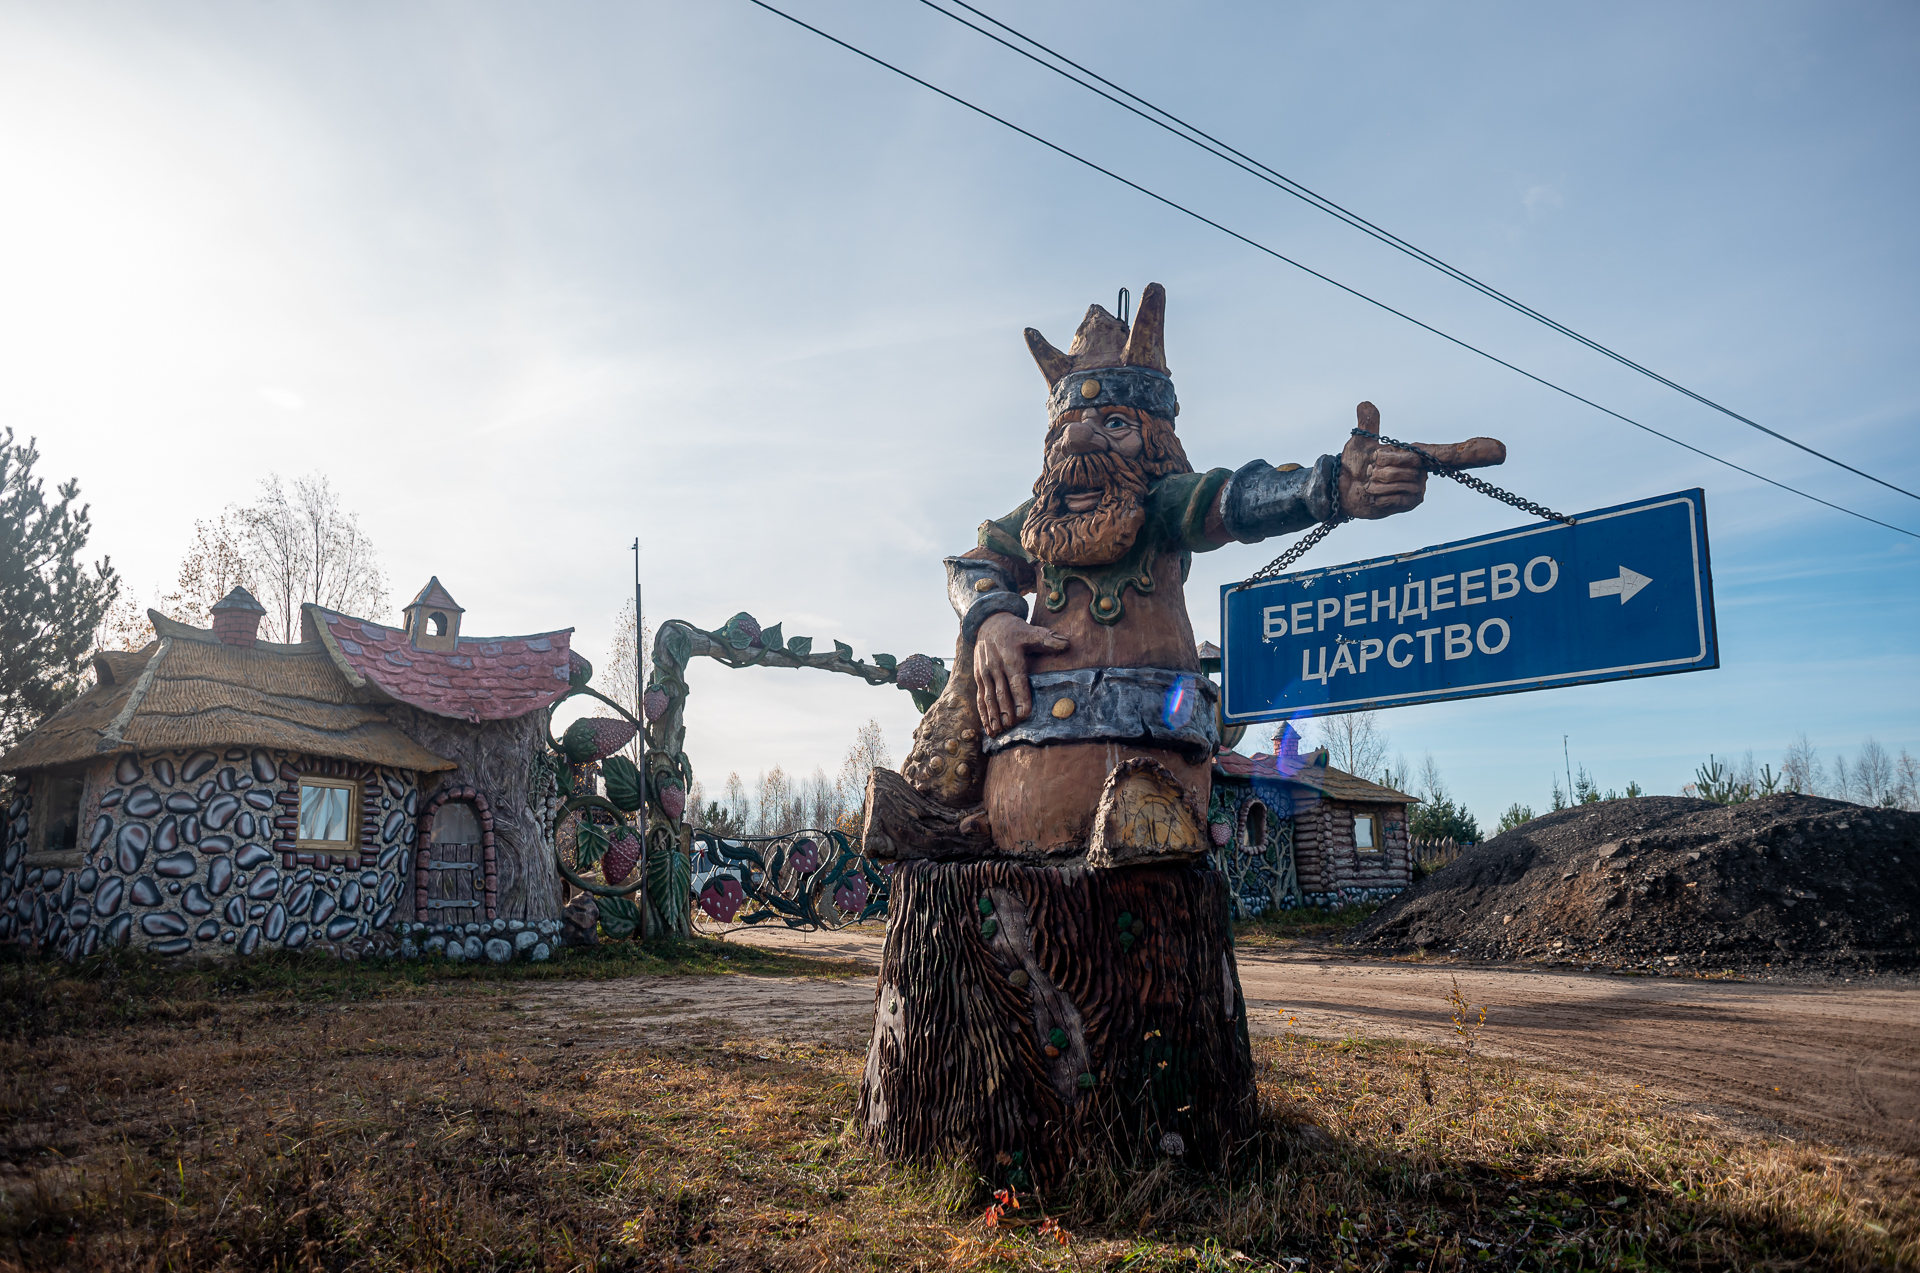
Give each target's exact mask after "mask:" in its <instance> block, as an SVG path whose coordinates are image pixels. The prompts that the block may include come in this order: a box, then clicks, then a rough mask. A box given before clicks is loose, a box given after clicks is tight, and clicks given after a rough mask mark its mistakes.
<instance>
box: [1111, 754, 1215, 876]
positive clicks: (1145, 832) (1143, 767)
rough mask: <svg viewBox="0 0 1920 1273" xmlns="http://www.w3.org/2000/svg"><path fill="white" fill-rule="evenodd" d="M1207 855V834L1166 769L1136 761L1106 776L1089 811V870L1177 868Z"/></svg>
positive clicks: (1153, 762)
mask: <svg viewBox="0 0 1920 1273" xmlns="http://www.w3.org/2000/svg"><path fill="white" fill-rule="evenodd" d="M1206 851H1207V829H1206V827H1205V826H1204V825H1202V823H1201V821H1200V818H1199V815H1198V814H1196V813H1195V812H1194V808H1193V804H1192V802H1191V800H1190V799H1189V798H1188V795H1187V791H1186V789H1185V788H1184V787H1182V786H1181V785H1180V780H1179V779H1178V778H1176V777H1174V775H1173V772H1172V771H1171V770H1169V769H1168V768H1167V767H1166V766H1165V765H1163V764H1161V763H1160V762H1159V761H1157V760H1153V759H1151V758H1149V757H1146V756H1136V757H1134V758H1133V759H1131V760H1126V761H1122V762H1121V763H1120V764H1119V765H1117V766H1115V768H1114V770H1113V772H1112V773H1110V774H1108V775H1107V781H1106V785H1105V787H1103V788H1102V789H1101V792H1100V803H1099V805H1098V807H1097V808H1096V809H1095V810H1094V815H1093V835H1092V838H1091V839H1090V840H1089V841H1088V844H1087V865H1088V866H1094V867H1115V866H1135V865H1140V864H1144V863H1150V862H1151V863H1166V862H1180V861H1187V860H1191V859H1193V858H1198V857H1200V856H1202V855H1204V854H1205V853H1206Z"/></svg>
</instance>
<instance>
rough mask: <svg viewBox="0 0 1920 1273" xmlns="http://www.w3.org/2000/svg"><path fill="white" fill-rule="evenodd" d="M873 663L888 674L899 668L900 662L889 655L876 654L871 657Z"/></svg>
mask: <svg viewBox="0 0 1920 1273" xmlns="http://www.w3.org/2000/svg"><path fill="white" fill-rule="evenodd" d="M873 661H874V662H875V663H877V664H879V665H880V666H881V667H884V668H885V669H887V671H889V672H891V671H893V670H895V669H896V668H898V667H899V666H900V660H899V659H896V658H894V657H893V656H892V655H891V654H876V655H874V656H873Z"/></svg>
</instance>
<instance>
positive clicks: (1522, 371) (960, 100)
mask: <svg viewBox="0 0 1920 1273" xmlns="http://www.w3.org/2000/svg"><path fill="white" fill-rule="evenodd" d="M748 3H749V4H752V5H755V6H757V7H759V8H762V9H765V10H766V11H767V12H768V13H771V14H773V15H775V16H776V17H781V18H785V19H786V20H787V21H789V22H791V23H793V24H794V25H795V26H797V27H799V28H801V29H802V30H805V31H811V32H812V33H813V34H815V35H817V36H819V37H820V38H821V39H823V40H826V41H827V42H828V43H830V44H836V45H838V46H839V47H841V48H843V49H845V50H846V51H847V52H849V53H852V54H854V55H856V56H858V57H861V58H865V59H866V60H867V61H869V62H872V63H873V64H874V65H875V66H879V67H882V68H884V69H886V70H889V71H892V72H893V73H894V74H895V75H898V76H900V77H901V78H902V79H906V80H911V81H912V82H913V83H915V84H918V85H919V86H920V87H921V88H924V89H926V90H927V91H928V92H931V93H937V94H939V95H940V96H941V97H944V98H946V99H947V100H948V101H950V102H952V103H954V104H955V105H956V106H964V107H966V108H967V109H968V110H970V111H972V112H974V113H975V114H976V115H981V116H984V117H985V118H987V119H990V120H992V121H993V122H994V123H996V124H999V125H1000V126H1001V127H1003V128H1006V129H1009V130H1011V131H1013V132H1016V133H1019V134H1020V135H1021V136H1022V137H1025V138H1026V139H1027V140H1029V141H1033V142H1037V143H1039V144H1040V145H1042V146H1045V147H1046V148H1047V149H1048V150H1051V151H1053V152H1054V153H1055V154H1058V155H1061V156H1063V157H1065V158H1067V159H1071V160H1073V161H1074V162H1075V163H1077V164H1080V165H1082V166H1084V167H1087V168H1090V169H1092V170H1093V171H1094V172H1097V173H1099V174H1100V175H1101V176H1103V177H1110V178H1112V179H1113V180H1114V181H1117V182H1119V183H1120V184H1121V185H1123V186H1126V187H1127V188H1128V189H1129V190H1134V191H1137V192H1139V193H1140V194H1143V195H1145V196H1147V198H1149V199H1152V200H1153V201H1154V202H1156V203H1160V204H1164V205H1165V206H1167V207H1169V208H1172V209H1173V210H1174V211H1175V212H1178V213H1181V214H1182V215H1185V216H1188V217H1192V218H1193V219H1194V220H1195V221H1198V222H1200V223H1201V224H1202V225H1205V226H1210V227H1212V228H1213V229H1215V230H1218V231H1220V233H1222V234H1224V235H1226V236H1228V237H1229V238H1232V239H1237V240H1238V241H1240V242H1241V243H1244V244H1246V245H1247V246H1248V247H1250V248H1253V249H1254V250H1255V251H1257V252H1262V253H1265V254H1266V255H1268V256H1270V257H1273V258H1274V259H1275V260H1277V261H1284V262H1286V263H1287V264H1288V265H1291V266H1293V267H1294V268H1295V269H1297V270H1300V271H1302V272H1303V273H1306V274H1310V275H1312V276H1313V277H1314V278H1317V279H1319V280H1320V281H1321V282H1323V283H1326V284H1328V285H1330V286H1332V287H1337V288H1339V289H1340V290H1341V291H1343V292H1345V293H1347V295H1349V296H1352V297H1355V298H1356V299H1359V300H1363V301H1365V302H1366V303H1367V304H1369V305H1372V306H1374V307H1375V308H1376V309H1381V310H1384V311H1386V312H1387V313H1389V314H1392V315H1393V316H1394V317H1395V318H1399V319H1404V320H1405V321H1407V322H1409V323H1412V324H1413V325H1414V326H1415V327H1418V328H1420V329H1421V330H1422V331H1426V332H1431V333H1432V334H1433V335H1435V336H1438V337H1440V339H1442V340H1444V341H1447V342H1448V343H1450V344H1454V345H1458V346H1459V347H1460V348H1462V349H1464V350H1467V351H1468V352H1469V353H1474V354H1478V355H1480V357H1482V358H1485V359H1486V360H1487V361H1489V362H1492V363H1497V364H1498V365H1500V366H1502V367H1505V368H1506V369H1507V370H1508V371H1511V372H1514V373H1516V374H1518V375H1521V376H1525V377H1526V378H1527V379H1528V380H1531V381H1533V382H1534V383H1535V384H1538V385H1542V386H1544V387H1545V388H1548V389H1551V390H1553V391H1554V392H1555V393H1558V394H1562V395H1564V396H1566V397H1568V398H1571V399H1573V400H1574V401H1575V402H1579V403H1582V404H1584V405H1586V406H1589V407H1592V408H1593V409H1594V410H1595V411H1599V412H1601V413H1603V414H1605V415H1610V416H1612V417H1613V418H1614V419H1616V420H1619V421H1621V422H1622V423H1624V424H1630V425H1632V426H1633V427H1634V428H1636V429H1639V430H1641V431H1642V432H1645V433H1651V434H1652V435H1653V436H1654V437H1656V438H1660V439H1663V440H1664V441H1667V442H1671V443H1673V444H1674V445H1675V446H1677V447H1681V448H1683V449H1685V450H1688V451H1692V452H1693V453H1694V454H1695V455H1698V456H1702V457H1704V458H1706V459H1709V460H1712V461H1713V462H1714V463H1716V464H1722V465H1725V466H1726V467H1727V468H1730V469H1733V470H1734V471H1736V472H1739V473H1745V474H1746V475H1747V476H1748V477H1751V478H1754V479H1756V480H1758V481H1762V482H1765V483H1766V484H1767V485H1769V486H1773V487H1777V488H1779V489H1780V490H1783V491H1786V492H1788V493H1789V494H1793V495H1798V496H1800V497H1801V498H1802V499H1809V500H1812V501H1813V502H1814V503H1816V504H1823V505H1825V506H1826V507H1828V508H1831V509H1833V510H1834V511H1835V512H1838V513H1845V514H1847V515H1848V516H1849V517H1857V518H1859V519H1860V520H1861V521H1864V522H1872V523H1873V524H1874V525H1875V526H1880V527H1883V528H1885V529H1887V530H1890V531H1894V532H1896V533H1898V534H1901V535H1906V536H1909V537H1911V538H1913V539H1920V532H1915V531H1911V530H1907V529H1905V528H1904V527H1900V526H1895V525H1893V524H1892V523H1890V522H1883V521H1881V520H1880V519H1879V518H1877V517H1869V516H1868V515H1867V514H1865V513H1860V512H1855V511H1854V510H1853V509H1851V508H1847V507H1845V506H1844V505H1841V504H1835V503H1834V502H1833V501H1831V500H1825V499H1821V498H1820V497H1819V496H1818V495H1812V494H1809V493H1808V492H1806V491H1803V490H1800V489H1799V488H1798V487H1793V486H1788V485H1787V484H1786V483H1785V482H1777V481H1775V480H1774V479H1773V478H1770V477H1767V476H1766V475H1765V474H1762V473H1756V472H1754V471H1753V470H1752V469H1750V468H1744V467H1742V466H1741V465H1738V464H1735V463H1734V462H1733V461H1732V460H1725V459H1721V458H1720V457H1719V456H1717V455H1715V454H1713V453H1712V452H1711V451H1703V450H1701V449H1700V448H1699V447H1697V446H1694V445H1693V444H1692V443H1690V442H1683V441H1681V440H1680V439H1679V438H1676V437H1674V436H1672V435H1671V434H1667V433H1662V432H1661V431H1660V430H1658V429H1656V428H1653V427H1652V426H1651V425H1645V424H1642V423H1640V422H1639V421H1638V420H1635V419H1633V418H1632V417H1630V416H1624V415H1621V414H1620V413H1619V412H1618V411H1615V410H1613V409H1612V408H1611V407H1604V406H1601V405H1600V404H1599V403H1597V402H1595V401H1594V400H1593V399H1591V398H1584V397H1582V396H1580V395H1579V394H1577V393H1575V392H1574V391H1573V390H1571V389H1567V388H1564V387H1562V386H1560V385H1557V384H1555V383H1554V382H1553V381H1551V380H1547V379H1545V378H1544V377H1541V376H1536V375H1534V374H1533V373H1532V372H1531V371H1528V370H1527V369H1526V368H1524V367H1518V366H1515V365H1514V364H1513V363H1510V362H1508V361H1507V360H1506V359H1504V358H1501V357H1499V356H1498V355H1496V354H1491V353H1488V352H1487V351H1486V350H1484V349H1482V348H1480V347H1479V346H1478V345H1473V344H1469V343H1468V342H1466V341H1464V340H1462V339H1460V338H1459V337H1458V336H1451V335H1448V334H1447V333H1446V332H1443V331H1441V330H1440V329H1439V328H1438V327H1434V326H1432V325H1431V324H1428V323H1423V322H1421V321H1420V320H1419V319H1417V318H1415V317H1414V316H1413V315H1411V314H1408V313H1405V312H1403V311H1401V310H1398V309H1395V308H1394V307H1393V306H1391V305H1389V304H1387V303H1386V302H1385V301H1380V300H1375V299H1374V298H1373V297H1371V296H1369V295H1367V294H1366V293H1365V292H1362V291H1359V290H1357V289H1355V288H1351V287H1348V286H1347V285H1346V284H1345V283H1342V282H1341V281H1340V280H1338V279H1336V278H1332V277H1329V276H1328V275H1325V274H1322V273H1321V272H1320V271H1319V270H1316V269H1314V268H1313V267H1312V266H1310V265H1303V264H1302V263H1300V262H1299V261H1296V260H1294V259H1293V258H1292V257H1290V256H1288V255H1286V254H1285V253H1283V252H1279V251H1277V250H1275V249H1273V248H1270V247H1268V246H1267V245H1266V244H1264V243H1261V242H1259V241H1258V240H1255V239H1250V238H1248V237H1247V236H1246V235H1244V234H1241V233H1240V232H1239V231H1238V230H1234V229H1230V228H1228V227H1227V226H1224V225H1222V224H1220V223H1219V222H1218V221H1215V220H1213V219H1212V218H1211V217H1208V216H1205V215H1203V214H1202V213H1199V212H1196V211H1194V210H1193V209H1192V208H1189V207H1187V206H1185V205H1184V204H1180V203H1176V202H1175V201H1174V200H1172V199H1169V198H1167V196H1165V195H1163V194H1159V193H1157V192H1155V191H1153V190H1149V189H1147V187H1145V186H1143V185H1141V184H1140V183H1139V182H1137V181H1130V180H1128V179H1127V178H1125V177H1123V176H1121V175H1120V174H1119V173H1117V172H1114V171H1113V170H1112V169H1110V168H1103V167H1101V166H1100V165H1099V164H1097V163H1095V162H1093V160H1091V159H1087V158H1085V157H1084V156H1081V155H1077V154H1075V153H1074V152H1073V151H1071V150H1068V149H1067V148H1066V147H1064V146H1060V145H1056V144H1055V143H1053V142H1050V141H1048V140H1047V139H1046V138H1044V137H1042V136H1040V135H1039V134H1038V133H1034V132H1030V131H1028V130H1027V129H1025V128H1022V127H1021V126H1020V125H1018V124H1016V123H1014V122H1012V121H1011V120H1008V119H1004V118H1002V117H1001V116H999V115H996V114H994V113H993V112H992V111H990V110H988V109H986V108H985V107H983V106H976V105H974V104H973V103H972V102H970V101H968V100H967V99H965V98H964V97H958V96H956V95H954V94H952V93H949V92H948V91H947V90H946V89H944V88H941V87H940V86H939V85H937V84H931V83H928V82H927V81H926V80H923V79H921V78H920V77H919V76H917V75H915V74H913V73H912V72H911V71H907V70H903V69H902V68H900V67H898V66H895V65H894V64H893V63H891V62H889V61H887V60H885V59H884V58H880V57H876V56H875V55H874V54H872V53H869V52H867V51H866V50H865V49H862V48H859V47H857V46H855V45H852V44H849V43H847V42H846V41H845V40H842V39H841V38H839V37H838V36H835V35H831V34H829V33H827V32H826V31H822V30H821V29H820V28H819V27H817V26H814V25H812V24H811V23H808V22H804V21H802V20H801V19H799V18H796V17H794V16H793V15H792V14H791V13H788V12H786V11H785V10H783V9H777V8H775V7H774V6H773V5H771V4H768V3H767V0H748Z"/></svg>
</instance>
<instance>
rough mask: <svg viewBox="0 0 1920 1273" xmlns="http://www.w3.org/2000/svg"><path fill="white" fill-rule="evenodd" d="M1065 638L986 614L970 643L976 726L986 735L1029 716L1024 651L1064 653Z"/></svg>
mask: <svg viewBox="0 0 1920 1273" xmlns="http://www.w3.org/2000/svg"><path fill="white" fill-rule="evenodd" d="M1066 648H1067V638H1065V637H1063V636H1061V635H1060V634H1059V633H1058V632H1049V631H1048V630H1047V629H1045V628H1036V627H1035V626H1034V625H1033V624H1031V623H1028V622H1026V621H1025V620H1023V619H1017V618H1015V617H1014V616H1013V615H1010V614H996V615H990V616H989V617H988V618H987V621H986V622H985V623H982V624H981V625H980V631H979V634H978V635H977V636H975V638H974V643H973V679H974V682H975V685H976V689H977V692H978V695H979V700H980V725H981V728H983V729H985V730H986V731H987V733H989V734H999V733H1004V732H1005V731H1007V730H1009V729H1012V728H1013V727H1014V725H1016V724H1017V723H1019V722H1020V721H1023V720H1025V719H1026V718H1027V717H1028V716H1029V715H1031V714H1032V713H1033V689H1032V687H1031V686H1030V685H1028V683H1027V651H1028V650H1035V649H1039V650H1064V649H1066Z"/></svg>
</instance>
